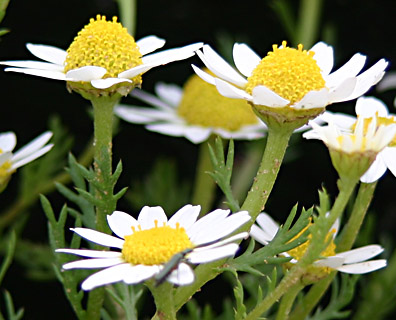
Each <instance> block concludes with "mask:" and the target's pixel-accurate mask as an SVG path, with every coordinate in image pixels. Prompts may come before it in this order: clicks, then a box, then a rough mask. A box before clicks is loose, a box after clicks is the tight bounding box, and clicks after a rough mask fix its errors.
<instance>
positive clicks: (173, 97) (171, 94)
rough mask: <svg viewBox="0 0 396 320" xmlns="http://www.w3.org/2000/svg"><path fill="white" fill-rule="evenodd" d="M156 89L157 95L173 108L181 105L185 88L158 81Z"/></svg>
mask: <svg viewBox="0 0 396 320" xmlns="http://www.w3.org/2000/svg"><path fill="white" fill-rule="evenodd" d="M154 90H155V93H156V94H157V96H158V97H159V98H160V99H161V100H163V101H165V102H166V103H167V104H168V105H169V106H171V107H173V109H174V108H176V107H178V106H179V104H180V102H181V99H182V97H183V89H182V88H180V87H179V86H178V85H175V84H167V83H163V82H158V83H157V84H156V85H155V89H154Z"/></svg>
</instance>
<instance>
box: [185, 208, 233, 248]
mask: <svg viewBox="0 0 396 320" xmlns="http://www.w3.org/2000/svg"><path fill="white" fill-rule="evenodd" d="M229 213H230V210H223V209H217V210H214V211H212V212H209V213H208V214H206V215H205V216H203V217H202V218H201V219H199V220H198V221H197V222H195V223H194V224H193V225H192V226H191V227H189V228H188V229H186V232H187V234H188V236H189V238H190V240H191V241H192V242H193V243H194V241H193V240H192V239H194V238H198V237H199V236H198V234H199V233H200V232H202V231H203V230H205V229H206V228H208V227H209V226H211V225H213V224H216V225H217V224H220V223H221V222H222V221H224V219H225V218H226V217H227V216H228V215H229Z"/></svg>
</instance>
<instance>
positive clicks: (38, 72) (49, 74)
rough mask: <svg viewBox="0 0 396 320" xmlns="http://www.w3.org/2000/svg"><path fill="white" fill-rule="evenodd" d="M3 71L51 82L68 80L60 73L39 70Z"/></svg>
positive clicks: (12, 69) (15, 69)
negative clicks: (28, 75) (51, 80)
mask: <svg viewBox="0 0 396 320" xmlns="http://www.w3.org/2000/svg"><path fill="white" fill-rule="evenodd" d="M4 71H7V72H18V73H23V74H30V75H32V76H37V77H43V78H48V79H53V80H63V81H66V80H68V79H67V78H66V75H65V74H64V73H63V72H60V71H52V70H39V69H23V68H6V69H4Z"/></svg>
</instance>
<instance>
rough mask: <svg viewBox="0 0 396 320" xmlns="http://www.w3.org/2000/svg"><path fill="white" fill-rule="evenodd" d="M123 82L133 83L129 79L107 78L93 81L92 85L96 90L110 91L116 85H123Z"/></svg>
mask: <svg viewBox="0 0 396 320" xmlns="http://www.w3.org/2000/svg"><path fill="white" fill-rule="evenodd" d="M123 82H129V83H132V81H131V80H129V79H123V78H106V79H97V80H91V85H92V87H94V88H96V89H108V88H110V87H112V86H114V85H115V84H119V83H123Z"/></svg>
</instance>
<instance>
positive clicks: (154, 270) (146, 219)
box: [56, 205, 250, 290]
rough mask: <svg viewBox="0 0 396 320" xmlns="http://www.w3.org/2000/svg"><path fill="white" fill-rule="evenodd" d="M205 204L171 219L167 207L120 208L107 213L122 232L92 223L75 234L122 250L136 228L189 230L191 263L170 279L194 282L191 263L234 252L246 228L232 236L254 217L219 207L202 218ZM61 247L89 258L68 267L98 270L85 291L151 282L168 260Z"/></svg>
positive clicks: (181, 265) (181, 266) (178, 282)
mask: <svg viewBox="0 0 396 320" xmlns="http://www.w3.org/2000/svg"><path fill="white" fill-rule="evenodd" d="M200 209H201V207H200V206H192V205H186V206H184V207H182V208H181V209H180V210H178V211H177V212H176V213H175V214H174V215H173V216H172V217H171V218H170V219H169V220H168V218H167V216H166V215H165V212H164V211H163V209H162V208H161V207H147V206H146V207H143V209H142V210H141V212H140V213H139V216H138V218H137V219H135V218H133V217H132V216H130V215H129V214H127V213H124V212H121V211H115V212H114V213H113V214H112V215H109V216H107V221H108V225H109V227H110V229H111V230H112V231H113V232H114V234H115V235H116V236H111V235H108V234H104V233H101V232H98V231H95V230H91V229H87V228H74V229H72V230H73V231H74V232H75V233H77V234H78V235H80V236H81V237H83V238H85V239H86V240H89V241H92V242H94V243H97V244H100V245H103V246H106V247H113V248H118V249H122V248H123V246H124V242H125V240H124V237H125V236H127V235H130V234H132V233H133V232H134V231H133V230H147V229H151V228H155V227H156V225H166V226H169V227H171V228H176V227H182V228H184V229H185V231H186V233H187V235H188V237H189V239H190V241H191V242H192V243H193V245H194V248H192V250H191V252H189V253H188V254H187V255H186V256H185V259H184V260H185V262H184V261H182V262H180V263H179V264H178V265H177V267H176V268H175V270H173V271H172V272H171V273H170V274H169V276H167V279H166V280H167V281H169V282H170V283H173V284H176V285H188V284H191V283H192V282H193V281H194V272H193V270H192V269H191V267H190V266H189V264H188V263H190V264H200V263H207V262H211V261H215V260H218V259H222V258H226V257H230V256H233V255H234V254H235V253H236V251H237V250H238V245H237V244H236V243H233V241H236V240H238V239H242V238H245V237H246V236H247V235H248V234H247V233H246V232H243V233H239V234H237V235H233V236H230V237H228V238H227V236H229V235H230V234H231V233H232V232H234V231H235V230H236V229H238V228H239V227H240V226H242V225H243V224H245V223H246V222H248V221H249V220H250V216H249V214H248V212H247V211H240V212H236V213H233V214H231V215H230V212H229V210H221V209H218V210H215V211H213V212H210V213H208V214H207V215H205V216H204V217H203V218H201V219H199V220H197V218H198V215H199V212H200ZM56 251H57V252H63V253H70V254H74V255H78V256H82V257H87V258H89V259H82V260H78V261H73V262H70V263H67V264H65V265H63V269H65V270H68V269H80V268H83V269H98V268H105V269H104V270H102V271H99V272H96V273H94V274H93V275H91V276H89V277H88V278H87V279H85V280H84V282H83V283H82V285H81V287H82V289H83V290H91V289H93V288H96V287H98V286H102V285H106V284H111V283H115V282H120V281H123V282H124V283H126V284H134V283H139V282H142V281H145V280H147V279H150V278H152V277H154V276H155V275H156V274H159V273H160V272H161V270H162V269H163V268H164V264H159V265H143V264H137V265H133V264H131V263H129V262H126V261H124V259H123V256H122V253H121V252H119V251H98V250H88V249H58V250H56Z"/></svg>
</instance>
